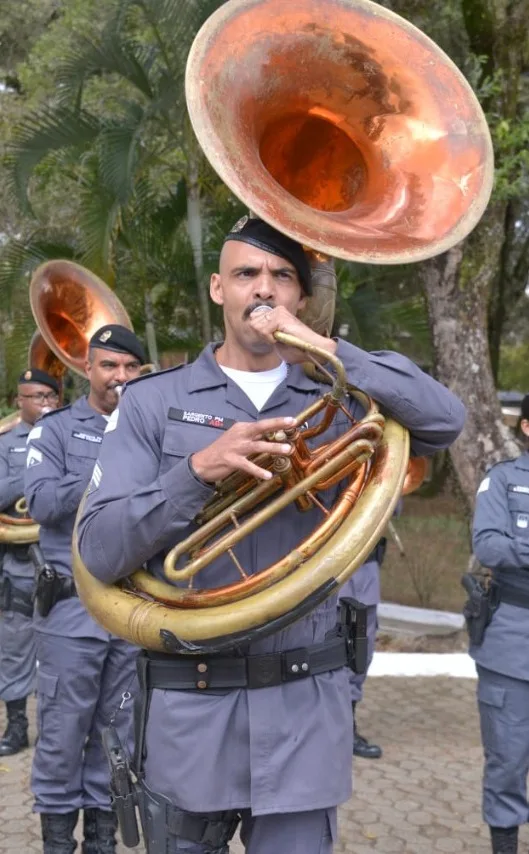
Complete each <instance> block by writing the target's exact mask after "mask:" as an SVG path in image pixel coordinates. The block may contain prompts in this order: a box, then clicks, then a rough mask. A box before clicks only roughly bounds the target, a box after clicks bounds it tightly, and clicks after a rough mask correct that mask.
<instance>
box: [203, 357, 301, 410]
mask: <svg viewBox="0 0 529 854" xmlns="http://www.w3.org/2000/svg"><path fill="white" fill-rule="evenodd" d="M219 368H220V369H221V370H222V371H224V373H225V374H226V376H228V377H229V378H230V379H232V380H233V382H234V383H237V385H238V386H239V388H242V390H243V392H244V393H245V394H246V395H247V396H248V397H249V398H250V400H251V401H252V403H253V405H254V406H255V408H256V409H257V411H258V412H260V411H261V409H262V408H263V406H264V405H265V403H266V401H267V400H268V398H269V397H270V395H271V394H272V392H274V391H275V389H276V388H277V387H278V385H281V383H282V382H283V380H284V379H285V377H286V375H287V370H288V369H287V364H286V362H281V364H280V365H278V366H277V368H272V370H271V371H237V370H235V368H225V367H224V365H219Z"/></svg>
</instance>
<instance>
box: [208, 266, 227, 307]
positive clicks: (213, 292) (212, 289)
mask: <svg viewBox="0 0 529 854" xmlns="http://www.w3.org/2000/svg"><path fill="white" fill-rule="evenodd" d="M209 295H210V297H211V299H212V300H213V302H214V303H216V304H217V305H224V295H223V293H222V280H221V277H220V275H219V273H213V274H212V276H211V279H210V280H209Z"/></svg>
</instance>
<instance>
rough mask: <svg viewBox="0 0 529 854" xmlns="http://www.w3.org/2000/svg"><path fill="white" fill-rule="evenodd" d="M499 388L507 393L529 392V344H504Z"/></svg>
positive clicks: (525, 342)
mask: <svg viewBox="0 0 529 854" xmlns="http://www.w3.org/2000/svg"><path fill="white" fill-rule="evenodd" d="M499 387H500V388H501V389H505V390H506V391H521V392H523V393H526V392H528V391H529V342H528V341H524V342H523V343H520V344H504V345H503V346H502V348H501V361H500V374H499Z"/></svg>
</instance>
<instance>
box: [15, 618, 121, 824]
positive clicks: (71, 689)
mask: <svg viewBox="0 0 529 854" xmlns="http://www.w3.org/2000/svg"><path fill="white" fill-rule="evenodd" d="M35 635H36V638H37V646H38V659H39V668H38V675H37V698H38V702H37V720H38V730H39V737H38V739H37V744H36V746H35V754H34V757H33V767H32V775H31V788H32V791H33V794H34V795H35V811H36V812H39V813H48V814H49V813H54V814H65V813H68V812H72V811H73V810H78V809H80V808H82V807H84V805H85V804H84V801H83V795H84V793H83V764H84V747H85V743H86V740H87V738H88V734H89V732H90V728H91V725H92V720H93V717H94V710H95V707H96V704H97V699H98V694H99V686H100V682H101V673H102V669H103V663H104V657H105V653H106V642H105V641H99V640H96V639H95V638H64V637H58V636H55V635H47V634H44V633H43V632H36V633H35ZM108 807H110V798H109V799H108Z"/></svg>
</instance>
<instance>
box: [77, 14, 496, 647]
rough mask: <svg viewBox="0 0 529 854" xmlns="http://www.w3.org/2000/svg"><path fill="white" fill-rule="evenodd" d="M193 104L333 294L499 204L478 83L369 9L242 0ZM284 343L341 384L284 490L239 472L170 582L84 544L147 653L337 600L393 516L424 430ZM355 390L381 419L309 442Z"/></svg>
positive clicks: (88, 590)
mask: <svg viewBox="0 0 529 854" xmlns="http://www.w3.org/2000/svg"><path fill="white" fill-rule="evenodd" d="M186 96H187V101H188V108H189V113H190V117H191V121H192V124H193V127H194V129H195V132H196V135H197V137H198V140H199V142H200V144H201V146H202V148H203V150H204V152H205V154H206V157H207V158H208V160H209V161H210V163H211V164H212V166H213V168H214V169H215V170H216V171H217V172H218V174H219V175H220V177H221V178H222V179H223V181H224V182H225V183H226V184H227V185H228V186H229V187H230V189H231V190H232V191H233V192H234V193H235V194H236V195H237V196H238V197H239V198H240V199H241V200H242V201H243V202H244V203H245V204H246V205H247V206H248V208H249V209H251V210H252V211H253V212H254V213H255V214H257V215H259V216H260V217H262V218H263V219H264V220H266V221H267V222H269V223H270V224H271V225H273V226H275V227H276V228H277V229H278V230H279V231H282V232H283V233H285V234H288V235H289V236H290V237H292V238H294V239H296V240H298V241H300V242H301V243H303V244H304V245H305V246H306V247H308V248H309V249H310V250H312V251H313V252H314V253H315V256H316V266H317V268H318V277H320V278H321V279H322V280H323V284H324V285H329V276H328V275H327V274H326V271H325V261H324V260H323V261H322V256H324V257H325V256H333V257H334V256H336V257H339V258H345V259H352V260H357V261H361V262H366V263H373V262H376V263H386V264H396V263H404V262H411V261H419V260H422V259H424V258H428V257H431V256H434V255H436V254H438V253H440V252H443V251H445V250H447V249H449V248H450V247H451V246H453V245H454V244H455V243H457V242H459V241H460V240H462V239H463V238H464V237H465V236H466V235H467V234H468V233H469V232H470V231H471V229H472V228H473V227H474V226H475V225H476V223H477V222H478V220H479V218H480V217H481V215H482V213H483V211H484V209H485V206H486V204H487V201H488V198H489V195H490V191H491V186H492V170H493V164H492V145H491V140H490V135H489V132H488V129H487V125H486V122H485V118H484V116H483V113H482V111H481V109H480V107H479V104H478V102H477V100H476V98H475V96H474V94H473V93H472V91H471V89H470V87H469V85H468V84H467V83H466V81H465V79H464V78H463V77H462V75H461V74H460V72H459V71H458V70H457V68H456V67H455V66H454V65H453V63H452V62H451V61H450V60H449V59H448V58H447V57H446V56H445V55H444V54H443V53H442V51H441V50H440V49H439V48H438V47H437V46H436V45H435V44H434V43H433V42H431V41H430V39H428V38H427V37H426V36H425V35H424V34H423V33H421V32H420V31H419V30H417V29H416V28H415V27H413V26H412V25H411V24H409V23H408V22H407V21H404V20H403V19H402V18H399V17H398V16H396V15H394V14H393V13H391V12H389V11H387V10H386V9H383V8H382V7H380V6H378V5H377V4H375V3H372V2H369V0H325V2H322V0H289V2H285V0H230V2H227V3H225V4H224V5H223V6H221V8H220V9H218V11H217V12H215V13H214V14H213V15H212V16H211V18H210V19H209V20H208V21H207V22H206V23H205V25H204V26H203V27H202V29H201V31H200V32H199V34H198V36H197V37H196V39H195V42H194V44H193V46H192V49H191V52H190V55H189V59H188V66H187V74H186ZM329 291H332V287H331V288H330V289H329ZM324 301H325V300H324ZM326 301H327V303H329V300H328V299H327V300H326ZM323 327H325V324H323ZM328 327H329V323H327V328H328ZM276 337H277V339H278V341H280V342H281V343H286V344H289V345H294V346H298V347H300V348H301V349H302V350H304V351H305V352H306V353H307V358H313V359H315V360H316V361H318V359H320V360H323V361H325V362H326V368H330V373H328V374H327V379H330V380H331V382H332V385H331V388H330V390H329V391H328V392H327V394H325V395H324V396H323V397H322V398H321V400H320V401H318V402H317V403H315V404H314V405H313V406H312V407H311V408H310V410H306V411H305V412H302V413H300V414H299V415H298V416H297V417H296V424H295V425H294V427H293V428H292V431H291V433H289V434H288V436H287V438H288V439H289V441H290V442H291V443H292V444H294V446H295V451H294V453H293V454H292V456H291V458H290V459H287V460H284V461H281V460H279V461H277V460H275V458H274V460H272V459H268V460H267V459H264V460H260V461H259V462H260V465H264V466H269V467H270V468H271V470H272V467H274V468H273V474H274V477H273V479H272V480H271V481H267V482H259V483H256V482H255V481H253V480H252V479H248V478H245V477H241V476H239V475H238V474H234V475H232V476H231V477H230V478H227V479H226V481H224V482H222V483H220V484H217V491H216V494H215V496H214V498H213V500H212V501H211V502H209V503H208V504H207V505H206V506H205V507H204V509H203V511H202V512H201V513H200V514H199V517H197V519H196V520H195V521H196V522H197V523H198V525H199V527H198V530H197V531H196V532H195V533H192V534H191V535H190V536H189V537H188V538H187V539H186V540H185V541H184V542H183V543H179V544H178V545H177V547H176V548H175V549H173V551H172V552H171V553H170V554H169V555H168V556H167V558H166V561H165V566H164V572H165V576H166V579H167V580H166V581H162V580H159V579H155V578H152V577H151V576H150V575H148V574H147V573H146V572H145V571H143V570H138V571H137V572H136V573H134V574H133V575H132V576H131V578H130V579H128V580H127V581H126V582H124V583H122V584H117V585H111V586H110V585H105V584H102V583H101V582H99V581H97V580H96V579H95V578H94V577H93V576H91V575H90V573H89V572H88V570H87V568H86V567H85V566H84V565H83V563H82V561H81V559H80V556H79V553H78V550H77V543H76V541H75V537H74V558H75V560H74V566H75V578H76V583H77V587H78V590H79V594H80V596H81V598H82V599H83V601H84V603H85V605H86V606H87V608H88V610H89V611H90V612H91V613H92V615H93V616H94V617H95V619H96V620H98V621H99V622H100V623H102V624H103V625H104V626H105V627H106V628H107V629H108V630H110V631H112V632H115V633H116V634H118V635H120V636H122V637H124V638H127V639H128V640H131V641H132V642H133V643H136V644H138V645H140V646H144V647H146V648H150V649H158V650H164V649H165V650H171V649H172V650H174V649H180V650H181V651H188V652H198V651H200V650H203V649H210V650H211V649H217V650H218V649H223V648H225V647H227V646H230V645H233V643H234V642H237V641H240V640H248V639H250V638H252V637H256V636H258V635H259V634H266V633H269V632H272V631H275V630H277V629H279V628H281V627H282V626H284V625H286V624H288V623H289V622H291V621H292V620H294V619H297V618H298V617H300V616H301V615H303V614H304V613H307V612H308V611H310V610H311V609H312V608H313V607H315V606H316V605H317V604H318V602H320V601H322V600H323V599H324V598H325V597H326V596H329V595H331V594H332V593H333V592H335V591H336V590H337V589H338V588H339V586H340V585H341V584H343V583H344V582H345V581H346V580H347V578H348V577H349V576H350V575H351V574H352V573H353V572H354V570H355V569H356V568H357V567H358V566H360V565H361V564H362V562H363V561H364V560H365V558H366V557H367V555H368V554H369V552H370V551H371V549H372V548H373V546H374V545H375V543H376V542H377V540H378V538H379V537H380V535H381V533H382V531H383V530H384V528H385V526H386V524H387V522H388V520H389V519H390V517H391V515H392V512H393V509H394V507H395V504H396V502H397V500H398V497H399V495H400V494H401V491H402V488H403V483H404V479H405V476H406V471H407V464H408V447H409V437H408V433H407V431H406V430H405V429H404V428H403V427H401V426H400V425H399V424H397V423H395V422H394V421H392V420H391V419H384V418H383V416H382V415H381V414H380V412H379V411H378V408H377V406H376V404H375V403H374V402H373V401H371V400H370V399H369V398H367V397H366V396H365V395H363V394H362V393H361V392H359V391H358V390H356V389H353V388H352V387H351V386H349V385H348V384H347V381H346V378H345V374H344V370H343V366H342V365H341V363H340V362H339V360H337V359H328V358H327V354H326V353H325V352H324V351H318V350H317V349H316V348H313V347H310V346H307V345H306V344H304V343H303V342H302V341H299V340H297V339H292V338H291V337H290V336H287V335H284V334H283V333H277V336H276ZM351 395H353V396H356V397H359V399H360V400H361V401H362V403H363V405H364V409H365V411H366V415H365V417H364V418H363V419H362V420H361V421H360V422H359V423H356V422H354V423H350V424H349V425H348V428H347V430H346V432H345V433H344V434H343V436H341V437H340V439H338V440H336V441H335V442H333V443H332V444H329V443H325V442H324V441H323V439H322V441H321V443H320V444H319V445H318V446H317V447H316V448H312V449H310V448H309V447H308V446H307V444H306V440H307V438H309V436H308V435H307V433H309V434H310V438H314V436H322V434H323V433H324V432H325V430H326V429H327V427H328V426H329V425H330V423H331V422H332V420H333V418H334V415H335V414H336V413H337V412H340V413H341V416H342V417H343V415H344V414H346V413H347V405H346V401H347V397H348V396H351ZM317 414H318V417H319V419H320V420H319V422H318V423H317V424H316V425H315V426H314V427H311V428H309V431H307V432H303V431H301V430H300V427H301V425H302V424H303V423H304V422H306V421H308V419H309V418H314V416H315V415H317ZM276 438H278V439H280V437H276ZM283 439H284V437H281V439H280V440H283ZM289 465H290V467H289ZM419 468H420V466H419ZM412 476H413V474H412ZM338 483H340V489H341V492H340V494H339V497H338V499H337V501H336V503H335V505H334V506H333V507H332V508H330V509H329V510H328V512H327V510H326V508H324V511H325V512H324V514H323V520H322V521H321V522H320V523H319V524H318V527H317V528H316V529H315V530H314V532H313V534H312V535H311V536H310V537H309V538H308V539H307V540H305V541H304V542H302V543H300V544H299V545H298V547H297V549H296V550H295V552H293V553H291V554H289V555H285V556H284V558H282V559H281V560H280V561H278V562H277V563H276V564H274V565H273V566H270V567H268V568H267V569H265V570H263V571H262V572H260V573H258V574H256V575H248V574H246V572H245V568H244V567H243V566H240V567H239V570H240V576H241V579H240V582H239V583H238V584H233V585H229V586H226V587H223V588H216V589H214V590H210V589H203V588H200V586H198V585H197V586H195V580H196V576H197V573H198V572H199V571H200V569H201V568H202V567H204V566H207V565H208V563H210V562H211V561H212V560H215V558H216V557H217V556H219V555H220V554H224V553H228V554H230V553H231V551H230V550H232V549H233V546H234V544H236V543H237V542H238V541H239V539H240V537H241V535H244V534H246V533H249V532H251V531H254V530H255V529H256V527H258V526H259V524H260V523H261V522H262V521H267V520H268V519H269V518H270V517H271V515H273V513H274V512H278V511H280V510H281V509H282V508H283V507H285V506H286V505H287V504H289V503H291V502H296V503H297V505H298V507H299V508H300V509H301V510H303V509H306V508H307V505H308V506H310V505H311V504H314V503H316V502H318V501H319V500H320V499H319V494H321V493H322V492H323V491H324V490H326V489H328V488H329V487H330V486H333V485H336V484H338ZM250 511H252V512H250ZM80 512H82V511H80ZM234 562H235V563H236V560H235V561H234ZM168 582H172V583H168Z"/></svg>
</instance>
